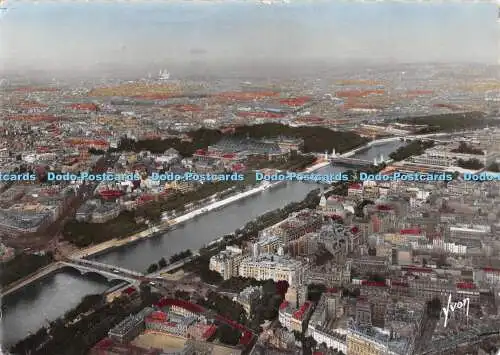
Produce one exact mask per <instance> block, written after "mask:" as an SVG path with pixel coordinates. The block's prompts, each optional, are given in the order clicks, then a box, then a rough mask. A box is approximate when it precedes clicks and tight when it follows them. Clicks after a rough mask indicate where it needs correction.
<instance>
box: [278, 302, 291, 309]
mask: <svg viewBox="0 0 500 355" xmlns="http://www.w3.org/2000/svg"><path fill="white" fill-rule="evenodd" d="M289 304H290V303H289V302H288V301H283V302H281V304H280V309H285V308H286V307H288V305H289Z"/></svg>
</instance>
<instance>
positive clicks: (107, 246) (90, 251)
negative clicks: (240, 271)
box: [69, 183, 277, 258]
mask: <svg viewBox="0 0 500 355" xmlns="http://www.w3.org/2000/svg"><path fill="white" fill-rule="evenodd" d="M276 185H277V183H273V184H268V183H261V184H259V186H257V187H254V188H252V189H249V190H247V191H244V192H241V193H238V194H236V195H233V196H229V197H227V198H225V199H223V200H220V201H216V202H212V203H210V204H208V205H205V206H203V207H200V208H198V209H196V210H194V211H191V212H188V213H186V214H184V215H182V216H179V217H177V218H175V219H165V220H163V222H162V223H160V224H159V225H157V226H153V227H151V228H148V229H147V230H144V231H142V232H139V233H136V234H134V235H132V236H130V237H127V238H122V239H117V238H115V239H111V240H108V241H106V242H104V243H100V244H97V245H93V246H91V247H89V248H85V249H80V250H78V251H76V252H74V253H72V254H70V255H69V257H70V258H85V257H90V256H95V255H97V254H102V253H104V252H106V251H109V250H111V249H115V248H119V247H122V246H125V245H128V244H133V243H136V242H138V241H140V240H144V239H148V238H151V237H153V236H155V235H158V234H160V233H164V232H167V231H168V230H170V229H172V228H175V227H176V226H177V225H180V224H182V223H185V222H187V221H189V220H191V219H193V218H195V217H198V216H201V215H203V214H205V213H209V212H211V211H214V210H217V209H219V208H222V207H225V206H227V205H229V204H231V203H234V202H236V201H239V200H241V199H244V198H247V197H249V196H252V195H255V194H258V193H260V192H263V191H265V190H267V189H268V188H272V187H274V186H276Z"/></svg>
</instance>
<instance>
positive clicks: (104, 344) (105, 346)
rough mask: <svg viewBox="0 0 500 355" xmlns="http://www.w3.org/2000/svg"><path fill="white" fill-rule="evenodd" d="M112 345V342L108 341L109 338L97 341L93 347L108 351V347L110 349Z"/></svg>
mask: <svg viewBox="0 0 500 355" xmlns="http://www.w3.org/2000/svg"><path fill="white" fill-rule="evenodd" d="M113 344H114V341H113V340H111V339H109V338H104V339H102V340H101V341H99V342H98V343H97V344H96V345H95V347H96V348H97V349H108V348H109V347H111V346H112V345H113Z"/></svg>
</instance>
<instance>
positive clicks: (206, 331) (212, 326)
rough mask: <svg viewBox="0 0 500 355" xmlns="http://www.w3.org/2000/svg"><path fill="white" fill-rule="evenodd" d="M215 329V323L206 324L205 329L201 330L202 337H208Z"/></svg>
mask: <svg viewBox="0 0 500 355" xmlns="http://www.w3.org/2000/svg"><path fill="white" fill-rule="evenodd" d="M216 331H217V327H216V326H215V325H213V324H212V325H210V326H208V327H207V328H206V329H205V331H204V332H203V338H205V339H207V338H210V337H211V336H212V335H214V333H215V332H216Z"/></svg>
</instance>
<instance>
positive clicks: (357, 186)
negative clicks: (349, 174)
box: [349, 182, 363, 190]
mask: <svg viewBox="0 0 500 355" xmlns="http://www.w3.org/2000/svg"><path fill="white" fill-rule="evenodd" d="M349 189H352V190H362V189H363V185H362V184H359V183H357V182H354V183H352V184H350V185H349Z"/></svg>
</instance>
